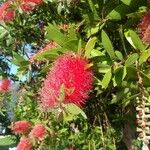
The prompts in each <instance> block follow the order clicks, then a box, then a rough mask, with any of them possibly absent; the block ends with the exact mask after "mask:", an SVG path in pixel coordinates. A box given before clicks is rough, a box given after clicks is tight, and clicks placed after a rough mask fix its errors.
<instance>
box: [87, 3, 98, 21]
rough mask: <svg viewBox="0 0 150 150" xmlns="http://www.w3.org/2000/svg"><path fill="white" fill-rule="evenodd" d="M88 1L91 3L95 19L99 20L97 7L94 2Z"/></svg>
mask: <svg viewBox="0 0 150 150" xmlns="http://www.w3.org/2000/svg"><path fill="white" fill-rule="evenodd" d="M87 1H88V3H89V6H90V9H91V11H92V13H93V14H94V18H95V19H96V18H98V13H97V11H96V7H95V5H94V3H93V1H92V0H87Z"/></svg>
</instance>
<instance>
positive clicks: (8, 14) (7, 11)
mask: <svg viewBox="0 0 150 150" xmlns="http://www.w3.org/2000/svg"><path fill="white" fill-rule="evenodd" d="M14 17H15V12H14V11H13V10H12V8H11V1H7V2H5V3H3V4H2V5H1V6H0V21H4V22H10V21H12V20H13V19H14Z"/></svg>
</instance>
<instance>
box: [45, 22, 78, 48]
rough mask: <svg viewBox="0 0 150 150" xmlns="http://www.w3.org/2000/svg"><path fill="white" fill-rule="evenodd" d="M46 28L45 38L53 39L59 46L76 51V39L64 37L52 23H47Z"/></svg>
mask: <svg viewBox="0 0 150 150" xmlns="http://www.w3.org/2000/svg"><path fill="white" fill-rule="evenodd" d="M46 30H47V38H48V39H49V40H53V41H55V42H56V43H57V44H59V45H60V46H61V47H63V48H66V49H68V50H72V51H77V49H78V40H77V39H76V38H75V39H71V38H70V37H66V36H65V35H64V34H62V33H61V32H60V31H59V29H58V28H57V27H55V26H54V25H52V24H49V25H48V27H47V28H46Z"/></svg>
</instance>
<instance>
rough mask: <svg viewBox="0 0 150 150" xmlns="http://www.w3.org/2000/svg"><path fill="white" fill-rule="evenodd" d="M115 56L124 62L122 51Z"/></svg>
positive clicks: (116, 52)
mask: <svg viewBox="0 0 150 150" xmlns="http://www.w3.org/2000/svg"><path fill="white" fill-rule="evenodd" d="M115 54H116V56H117V58H118V59H119V60H124V59H123V55H122V53H121V52H120V51H115Z"/></svg>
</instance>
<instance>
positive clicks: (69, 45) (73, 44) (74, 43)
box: [62, 39, 78, 52]
mask: <svg viewBox="0 0 150 150" xmlns="http://www.w3.org/2000/svg"><path fill="white" fill-rule="evenodd" d="M62 47H63V48H66V49H68V50H70V51H74V52H76V51H77V50H78V40H77V39H71V40H68V41H67V42H65V43H64V44H63V45H62Z"/></svg>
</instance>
